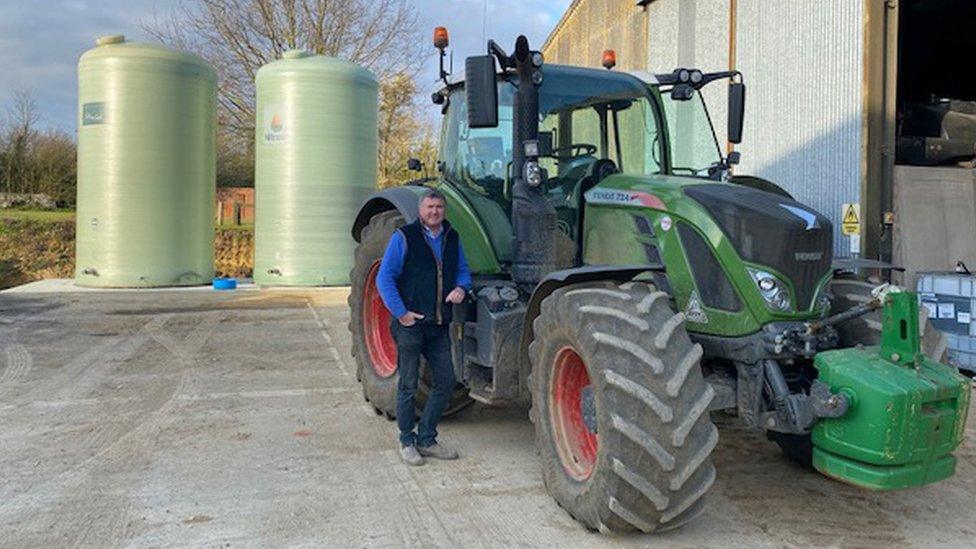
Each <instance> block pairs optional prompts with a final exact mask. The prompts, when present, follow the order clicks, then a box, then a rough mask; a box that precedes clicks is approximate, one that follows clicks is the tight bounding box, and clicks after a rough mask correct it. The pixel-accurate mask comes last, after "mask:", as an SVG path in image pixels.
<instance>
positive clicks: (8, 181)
mask: <svg viewBox="0 0 976 549" xmlns="http://www.w3.org/2000/svg"><path fill="white" fill-rule="evenodd" d="M5 114H6V123H5V124H4V132H3V134H2V135H0V162H2V164H3V165H2V170H0V171H2V172H3V181H2V189H3V190H4V191H5V192H8V193H22V192H27V191H28V190H29V186H30V183H31V178H32V174H31V173H30V171H31V162H30V155H31V145H32V143H33V140H34V136H35V135H36V133H37V123H38V121H39V120H40V115H39V114H38V112H37V103H36V102H35V101H34V96H33V94H31V92H29V91H18V92H16V93H15V94H14V98H13V101H12V103H11V105H10V106H9V107H8V108H7V112H6V113H5Z"/></svg>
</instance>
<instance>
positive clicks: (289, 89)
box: [254, 50, 379, 286]
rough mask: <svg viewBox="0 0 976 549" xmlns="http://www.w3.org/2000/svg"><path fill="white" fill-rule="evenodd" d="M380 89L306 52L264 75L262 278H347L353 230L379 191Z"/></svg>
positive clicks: (345, 66)
mask: <svg viewBox="0 0 976 549" xmlns="http://www.w3.org/2000/svg"><path fill="white" fill-rule="evenodd" d="M378 91H379V83H378V82H377V80H376V77H374V76H373V75H372V74H371V73H370V72H369V71H367V70H366V69H364V68H362V67H360V66H359V65H356V64H354V63H350V62H348V61H342V60H340V59H335V58H331V57H325V56H322V55H311V54H309V53H308V52H305V51H300V50H292V51H288V52H285V54H284V56H283V59H280V60H278V61H274V62H272V63H268V64H267V65H265V66H263V67H261V69H260V70H259V71H258V74H257V111H256V118H257V121H256V132H255V133H256V144H255V180H254V186H255V200H254V201H255V220H254V221H255V226H254V238H255V249H254V281H255V282H257V283H258V284H262V285H274V286H341V285H346V284H349V271H350V270H351V269H352V264H353V249H354V245H355V242H354V241H353V239H352V236H351V234H350V227H352V223H353V220H354V218H355V215H356V212H357V210H358V209H359V207H360V206H361V205H362V203H363V201H364V200H365V199H366V198H367V197H368V196H369V195H370V193H372V192H374V191H375V189H376V148H377V140H378V135H377V134H378V132H377V108H378V102H377V101H378V100H377V98H378Z"/></svg>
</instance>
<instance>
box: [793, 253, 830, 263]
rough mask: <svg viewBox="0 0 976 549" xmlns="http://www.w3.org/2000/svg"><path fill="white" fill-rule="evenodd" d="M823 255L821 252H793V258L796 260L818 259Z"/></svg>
mask: <svg viewBox="0 0 976 549" xmlns="http://www.w3.org/2000/svg"><path fill="white" fill-rule="evenodd" d="M822 257H823V252H796V253H794V254H793V259H796V260H797V261H820V258H822Z"/></svg>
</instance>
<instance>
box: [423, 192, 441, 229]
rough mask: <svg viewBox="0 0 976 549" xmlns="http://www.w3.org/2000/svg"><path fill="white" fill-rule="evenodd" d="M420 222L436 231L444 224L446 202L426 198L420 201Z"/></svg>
mask: <svg viewBox="0 0 976 549" xmlns="http://www.w3.org/2000/svg"><path fill="white" fill-rule="evenodd" d="M420 222H421V223H423V224H424V225H426V226H427V227H429V228H431V229H436V228H438V227H440V226H441V223H443V222H444V201H443V200H441V199H440V198H425V199H423V200H421V201H420Z"/></svg>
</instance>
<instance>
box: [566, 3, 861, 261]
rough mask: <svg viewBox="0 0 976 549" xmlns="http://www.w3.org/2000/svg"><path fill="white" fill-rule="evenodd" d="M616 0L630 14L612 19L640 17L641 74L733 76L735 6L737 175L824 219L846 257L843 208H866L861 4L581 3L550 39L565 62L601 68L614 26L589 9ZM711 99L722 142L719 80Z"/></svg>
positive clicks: (723, 105)
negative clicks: (683, 71) (768, 183)
mask: <svg viewBox="0 0 976 549" xmlns="http://www.w3.org/2000/svg"><path fill="white" fill-rule="evenodd" d="M609 4H613V5H614V6H615V7H616V9H624V8H626V12H621V13H619V14H617V15H616V16H614V17H612V18H610V19H609V21H613V20H617V21H623V20H630V21H633V19H627V17H626V15H627V14H628V13H629V14H630V17H631V18H632V17H633V16H634V15H635V14H640V15H641V16H643V18H644V19H643V20H644V21H645V22H646V25H647V29H646V37H647V42H646V47H647V57H646V60H647V65H646V69H647V70H649V71H650V72H655V73H661V72H670V71H672V70H674V69H675V68H676V67H696V68H699V69H702V70H705V71H717V70H726V69H728V68H729V66H730V53H731V52H730V40H729V38H730V26H731V25H730V18H731V15H732V10H733V6H735V8H734V9H735V15H736V17H735V21H734V24H735V42H734V46H735V54H734V57H735V60H734V61H735V68H737V69H738V70H740V71H742V73H743V75H744V78H745V82H746V86H747V90H748V91H747V93H746V124H745V140H744V142H743V143H742V144H741V145H739V146H738V147H737V148H738V150H739V151H741V152H742V155H743V159H742V165H741V166H739V167H738V168H737V169H736V172H737V173H739V174H749V175H757V176H760V177H764V178H766V179H770V180H772V181H774V182H776V183H778V184H780V185H782V186H783V187H785V188H786V189H788V190H789V191H790V192H791V193H793V194H794V196H796V197H797V199H798V200H800V201H801V202H804V203H806V204H809V205H810V206H812V207H814V208H816V209H817V210H819V211H821V212H822V213H823V214H824V215H826V216H828V217H829V218H830V219H831V220H833V221H834V224H835V228H836V233H835V237H836V238H835V252H837V253H838V254H840V255H848V249H849V243H848V241H847V239H846V237H841V235H840V229H839V225H840V223H839V221H840V209H841V204H842V203H845V202H860V201H861V196H860V193H861V184H862V181H863V180H864V177H865V171H864V170H865V164H864V151H865V148H864V146H863V145H864V141H865V137H864V131H865V130H864V120H865V112H864V90H865V84H864V59H865V51H864V48H865V45H864V44H865V35H864V34H865V30H864V29H865V23H866V21H865V19H866V16H865V13H866V12H865V4H864V2H862V1H858V0H820V1H818V2H787V1H780V2H770V1H768V0H707V1H706V0H654V1H652V2H649V3H647V4H646V5H645V6H638V5H634V3H633V2H629V1H624V0H617V1H616V2H614V1H611V0H576V1H574V2H573V4H572V5H571V6H570V8H569V10H567V13H566V15H565V16H564V17H563V20H562V21H561V22H560V24H559V26H557V28H556V29H555V30H554V31H553V33H552V35H551V36H550V37H549V40H548V41H547V46H548V47H549V48H550V49H552V50H554V51H558V54H557V59H558V60H559V62H564V63H565V62H570V63H580V64H588V65H593V64H594V63H595V62H596V59H597V58H598V54H599V50H600V49H602V47H604V46H603V43H602V42H601V43H599V44H598V43H597V42H599V40H596V38H594V37H603V36H607V34H606V32H605V30H603V29H605V28H606V25H607V21H608V19H606V18H604V19H593V18H592V17H593V16H584V15H582V14H590V13H594V12H598V13H604V12H605V11H606V10H607V6H608V5H609ZM601 10H603V11H601ZM615 13H616V12H615ZM627 36H631V37H632V36H635V34H634V33H631V34H629V35H627ZM609 38H610V41H611V42H612V46H613V47H615V48H617V49H620V50H623V49H626V48H628V47H631V46H630V45H628V44H627V43H626V42H627V40H633V38H627V37H626V36H624V35H622V34H621V33H616V34H610V35H609ZM547 53H548V52H547ZM704 95H705V100H706V103H707V104H708V107H709V111H710V113H711V115H712V120H713V122H714V123H715V126H716V133H717V134H718V138H719V141H720V143H724V141H725V134H726V124H725V122H726V113H727V107H728V103H727V99H726V98H727V94H726V89H725V87H724V86H722V85H716V84H713V85H712V86H710V87H707V88H705V90H704Z"/></svg>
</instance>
